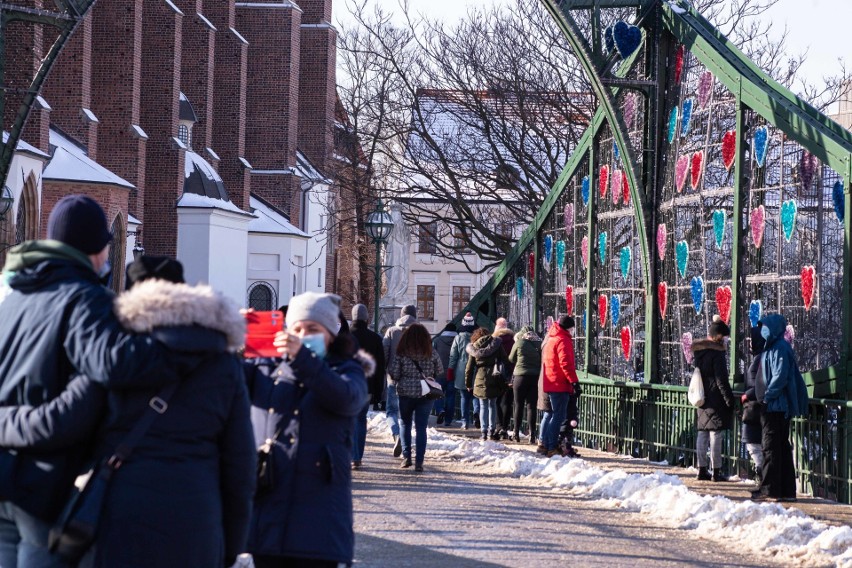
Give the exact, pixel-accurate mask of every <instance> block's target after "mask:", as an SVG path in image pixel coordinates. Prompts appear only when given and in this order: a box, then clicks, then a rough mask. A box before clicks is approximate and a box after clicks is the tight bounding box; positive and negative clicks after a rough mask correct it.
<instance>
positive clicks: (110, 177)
mask: <svg viewBox="0 0 852 568" xmlns="http://www.w3.org/2000/svg"><path fill="white" fill-rule="evenodd" d="M50 145H51V146H54V147H55V148H56V149H55V150H54V151H53V157H52V158H51V159H50V162H48V164H47V166H46V167H45V168H44V173H43V175H42V179H46V180H56V181H73V182H80V183H104V184H109V185H117V186H120V187H126V188H128V189H134V188H135V187H136V186H134V185H133V184H132V183H130V182H129V181H127V180H126V179H124V178H121V177H119V176H117V175H115V174H114V173H112V172H111V171H109V170H108V169H106V168H105V167H103V166H102V165H100V164H99V163H97V162H96V161H94V160H92V159H91V158H89V157H88V156H87V155H86V151H85V150H84V149H83V148H82V147H80V146H79V145H78V144H77V143H76V142H74V141H73V140H71V139H70V138H68V137H66V136H64V135H63V134H61V133H60V132H59V131H57V130H55V129H54V128H51V129H50Z"/></svg>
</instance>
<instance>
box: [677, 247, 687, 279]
mask: <svg viewBox="0 0 852 568" xmlns="http://www.w3.org/2000/svg"><path fill="white" fill-rule="evenodd" d="M675 260H676V261H677V271H678V272H680V277H681V278H686V267H687V265H688V264H689V243H687V242H686V241H678V243H677V244H676V245H675Z"/></svg>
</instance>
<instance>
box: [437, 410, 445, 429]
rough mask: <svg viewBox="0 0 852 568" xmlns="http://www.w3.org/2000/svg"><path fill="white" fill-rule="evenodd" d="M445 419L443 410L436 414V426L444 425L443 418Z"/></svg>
mask: <svg viewBox="0 0 852 568" xmlns="http://www.w3.org/2000/svg"><path fill="white" fill-rule="evenodd" d="M445 417H446V414H445V413H444V411H443V410H442V411H441V412H439V413H438V420H437V422H438V426H440V425H441V424H443V423H444V418H445Z"/></svg>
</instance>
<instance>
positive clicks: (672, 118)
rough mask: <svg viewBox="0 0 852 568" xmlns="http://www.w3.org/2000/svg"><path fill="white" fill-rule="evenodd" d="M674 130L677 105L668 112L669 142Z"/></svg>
mask: <svg viewBox="0 0 852 568" xmlns="http://www.w3.org/2000/svg"><path fill="white" fill-rule="evenodd" d="M675 132H677V107H674V108H673V109H672V112H671V114H669V136H668V140H669V144H671V143H672V142H673V141H674V137H675Z"/></svg>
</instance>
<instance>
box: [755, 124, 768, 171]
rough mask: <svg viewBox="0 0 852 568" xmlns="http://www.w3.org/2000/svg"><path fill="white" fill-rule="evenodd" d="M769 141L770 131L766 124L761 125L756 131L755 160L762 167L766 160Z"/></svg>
mask: <svg viewBox="0 0 852 568" xmlns="http://www.w3.org/2000/svg"><path fill="white" fill-rule="evenodd" d="M767 142H769V131H768V130H767V129H766V127H765V126H761V127H760V128H758V129H757V130H755V131H754V160H755V161H756V162H757V165H758V166H759V167H761V168H762V167H763V162H764V161H765V160H766V148H767Z"/></svg>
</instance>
